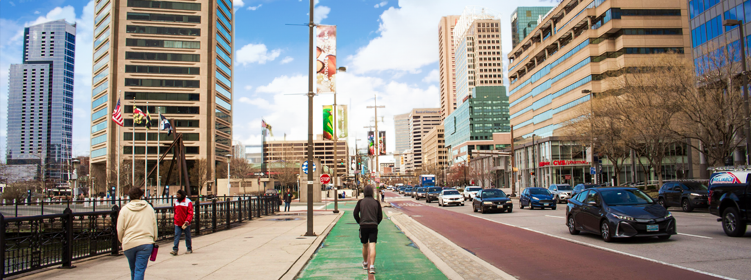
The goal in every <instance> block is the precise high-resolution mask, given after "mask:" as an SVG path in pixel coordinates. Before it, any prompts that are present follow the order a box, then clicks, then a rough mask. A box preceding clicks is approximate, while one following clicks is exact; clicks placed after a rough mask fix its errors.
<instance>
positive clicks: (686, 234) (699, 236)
mask: <svg viewBox="0 0 751 280" xmlns="http://www.w3.org/2000/svg"><path fill="white" fill-rule="evenodd" d="M678 234H680V235H685V236H691V237H698V238H706V239H713V238H712V237H708V236H701V235H693V234H688V233H678Z"/></svg>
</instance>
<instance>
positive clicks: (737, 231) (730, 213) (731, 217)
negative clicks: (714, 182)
mask: <svg viewBox="0 0 751 280" xmlns="http://www.w3.org/2000/svg"><path fill="white" fill-rule="evenodd" d="M722 229H723V230H725V234H727V235H728V236H732V237H740V236H743V235H744V234H745V233H746V222H745V221H743V220H741V219H740V215H738V209H735V207H728V208H727V209H725V211H724V212H723V213H722Z"/></svg>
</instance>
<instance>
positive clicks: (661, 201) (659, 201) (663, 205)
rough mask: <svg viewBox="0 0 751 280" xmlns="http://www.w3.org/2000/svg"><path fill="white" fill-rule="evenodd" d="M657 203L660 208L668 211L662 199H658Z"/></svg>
mask: <svg viewBox="0 0 751 280" xmlns="http://www.w3.org/2000/svg"><path fill="white" fill-rule="evenodd" d="M657 203H659V204H660V205H662V207H664V208H665V209H668V206H667V205H665V200H664V199H662V197H660V199H658V200H657Z"/></svg>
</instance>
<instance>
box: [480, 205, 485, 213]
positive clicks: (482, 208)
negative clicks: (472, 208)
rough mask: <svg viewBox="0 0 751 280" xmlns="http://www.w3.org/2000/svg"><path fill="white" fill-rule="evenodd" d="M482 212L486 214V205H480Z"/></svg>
mask: <svg viewBox="0 0 751 280" xmlns="http://www.w3.org/2000/svg"><path fill="white" fill-rule="evenodd" d="M480 213H482V214H485V206H482V205H480Z"/></svg>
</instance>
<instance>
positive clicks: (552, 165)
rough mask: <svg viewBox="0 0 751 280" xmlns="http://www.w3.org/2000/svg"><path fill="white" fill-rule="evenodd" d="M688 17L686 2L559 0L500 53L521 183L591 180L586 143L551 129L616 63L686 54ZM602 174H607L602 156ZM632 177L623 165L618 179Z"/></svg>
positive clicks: (603, 85) (605, 86)
mask: <svg viewBox="0 0 751 280" xmlns="http://www.w3.org/2000/svg"><path fill="white" fill-rule="evenodd" d="M713 10H716V9H713ZM713 13H714V14H717V11H715V12H713ZM688 16H689V14H688V1H686V0H665V1H603V0H596V1H588V2H587V1H585V2H582V1H577V0H564V1H562V2H561V3H560V4H559V5H558V6H556V7H555V8H554V9H553V10H552V11H551V12H550V13H549V14H548V15H547V17H545V18H543V19H542V21H541V22H540V23H539V24H538V25H537V27H535V28H534V29H533V30H532V31H531V32H530V33H529V35H528V36H527V37H525V38H524V40H522V41H521V42H520V43H519V44H517V46H516V47H515V48H514V49H513V50H512V51H511V52H510V53H509V55H508V58H509V61H510V62H509V65H511V67H509V69H510V70H509V74H508V75H509V79H510V85H509V101H510V102H511V103H510V113H511V116H510V117H511V124H512V125H513V126H514V136H515V137H517V138H519V137H522V138H525V139H528V140H525V141H521V142H526V143H519V144H518V145H515V149H516V150H515V151H514V152H515V153H516V157H515V160H516V166H517V167H518V168H519V171H520V172H519V173H518V174H519V175H521V178H522V179H521V181H520V182H519V183H520V184H521V185H522V186H533V185H537V186H547V185H549V184H554V183H570V184H572V185H574V184H578V183H582V182H585V181H591V179H590V177H589V176H590V175H589V173H590V172H589V168H590V166H591V165H592V162H591V160H592V158H593V157H592V156H591V155H592V153H591V152H590V151H589V149H588V148H586V146H587V143H579V142H575V141H570V139H567V138H563V137H562V136H565V135H561V133H560V131H557V129H558V128H561V127H562V126H563V124H565V122H566V121H568V120H570V119H571V118H572V117H576V116H577V114H575V112H576V109H575V108H576V107H577V105H580V104H586V103H587V102H589V99H590V95H588V94H583V93H582V90H585V89H586V90H590V91H591V92H592V93H593V94H594V95H595V96H597V94H598V93H602V92H606V91H608V90H609V86H610V85H611V83H609V82H608V81H607V80H606V79H605V78H606V77H608V76H610V75H618V74H619V73H623V71H622V70H623V69H624V68H623V67H627V66H629V65H633V64H634V62H637V61H639V60H641V59H644V58H648V57H649V55H653V54H656V53H665V52H676V53H678V54H684V53H685V55H687V56H690V54H689V53H690V52H691V40H690V38H689V37H688V34H689V30H690V29H689V26H688ZM702 18H704V17H702ZM720 25H721V24H720ZM585 106H586V105H585ZM447 130H448V129H447ZM685 148H686V147H685V146H684V147H682V149H681V150H684V151H685ZM681 160H684V161H683V162H688V159H687V158H685V157H684V158H683V159H679V158H675V159H673V158H671V159H670V160H666V165H667V164H668V163H667V162H670V161H672V162H681ZM627 164H631V163H627ZM665 168H666V169H665V170H669V169H670V168H673V166H665ZM636 169H637V170H638V168H636ZM532 172H534V174H536V179H534V180H535V181H533V178H535V177H532V176H531V174H532ZM602 173H603V175H602V177H603V178H611V177H612V176H614V175H615V174H614V169H613V167H612V165H611V164H610V163H608V162H607V160H603V164H602ZM666 173H671V174H675V172H666ZM632 174H633V171H632V170H631V169H624V170H622V173H621V178H633V177H632V176H631V175H632ZM642 175H643V174H642ZM638 180H644V181H647V180H650V178H646V179H644V178H643V177H642V179H637V181H638Z"/></svg>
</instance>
